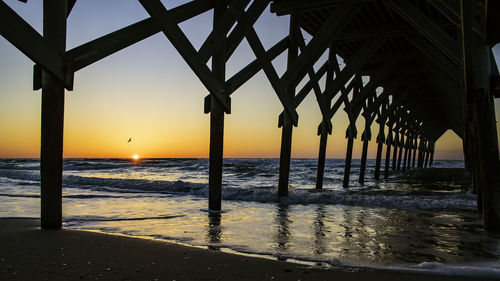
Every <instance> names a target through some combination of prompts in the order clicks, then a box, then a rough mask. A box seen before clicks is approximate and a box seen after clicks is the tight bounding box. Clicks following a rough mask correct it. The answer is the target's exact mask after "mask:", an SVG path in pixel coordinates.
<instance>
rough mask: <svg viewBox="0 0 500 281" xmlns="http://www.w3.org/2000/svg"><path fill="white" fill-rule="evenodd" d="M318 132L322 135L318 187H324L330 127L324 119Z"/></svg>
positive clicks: (317, 172)
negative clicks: (327, 126) (328, 127)
mask: <svg viewBox="0 0 500 281" xmlns="http://www.w3.org/2000/svg"><path fill="white" fill-rule="evenodd" d="M318 133H319V135H320V136H321V137H320V141H319V152H318V168H317V170H316V189H322V188H323V175H324V172H325V159H326V143H327V140H328V129H327V128H326V126H325V124H324V121H323V122H322V123H321V125H320V128H318Z"/></svg>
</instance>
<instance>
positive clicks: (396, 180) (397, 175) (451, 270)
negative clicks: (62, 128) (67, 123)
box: [0, 159, 500, 278]
mask: <svg viewBox="0 0 500 281" xmlns="http://www.w3.org/2000/svg"><path fill="white" fill-rule="evenodd" d="M316 163H317V162H316V160H315V159H293V160H292V163H291V171H290V188H289V192H290V194H289V196H287V197H285V198H281V199H279V198H278V197H277V196H276V188H277V182H278V169H279V159H225V160H224V175H223V191H222V197H223V202H222V208H223V211H222V212H220V213H214V212H209V211H208V159H141V160H140V161H133V160H130V159H65V160H64V177H63V221H64V222H63V224H64V228H67V229H83V230H92V231H100V232H104V233H110V234H121V235H130V236H137V237H143V238H149V239H159V240H165V241H170V242H175V243H181V244H186V245H191V246H196V247H204V248H209V249H213V250H219V251H225V252H232V253H239V254H246V255H257V256H261V257H263V258H273V259H279V260H288V261H291V262H300V263H307V264H312V265H317V266H325V267H344V268H349V269H352V270H355V268H359V267H361V268H383V269H388V270H402V271H415V272H429V273H435V274H436V273H437V274H447V275H468V276H483V277H484V276H486V277H491V278H500V263H499V262H500V236H498V235H494V234H491V233H488V232H485V231H484V230H483V229H482V220H481V217H480V216H479V215H478V214H477V211H476V196H475V195H474V194H472V193H471V183H470V178H469V176H468V175H467V173H466V172H465V169H464V168H463V162H462V161H448V160H447V161H444V160H435V162H434V167H433V168H432V169H412V170H408V171H391V174H390V177H389V178H388V179H386V180H384V179H382V180H378V181H376V180H374V179H373V170H374V168H373V167H374V164H375V163H374V160H368V163H367V171H366V180H365V183H364V184H363V185H361V184H359V183H358V182H357V178H358V175H359V160H353V165H352V171H351V186H350V188H347V189H344V188H342V179H343V172H344V160H341V159H327V161H326V165H325V166H326V168H325V182H324V189H323V190H316V189H315V188H314V187H315V178H316ZM0 217H27V218H39V217H40V174H39V160H38V159H0Z"/></svg>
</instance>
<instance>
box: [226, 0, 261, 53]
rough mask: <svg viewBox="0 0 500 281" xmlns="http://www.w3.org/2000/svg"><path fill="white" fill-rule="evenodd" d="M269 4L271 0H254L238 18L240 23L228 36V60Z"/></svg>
mask: <svg viewBox="0 0 500 281" xmlns="http://www.w3.org/2000/svg"><path fill="white" fill-rule="evenodd" d="M268 5H269V0H254V1H253V3H252V5H250V7H249V8H248V9H247V11H246V12H245V14H244V15H243V16H242V17H240V18H238V19H237V20H238V24H237V25H236V26H235V27H234V29H233V30H232V31H231V33H230V34H229V35H228V36H227V45H226V60H228V59H229V58H230V57H231V55H232V54H233V53H234V51H235V50H236V48H237V47H238V45H239V44H240V43H241V41H242V40H243V39H244V38H245V33H247V31H248V29H249V28H250V27H252V26H253V25H254V23H255V22H256V21H257V19H259V17H260V15H261V14H262V12H264V10H265V9H266V7H267V6H268Z"/></svg>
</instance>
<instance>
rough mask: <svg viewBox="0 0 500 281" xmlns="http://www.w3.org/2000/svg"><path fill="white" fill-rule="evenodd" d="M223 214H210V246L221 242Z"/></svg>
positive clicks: (208, 232) (208, 231)
mask: <svg viewBox="0 0 500 281" xmlns="http://www.w3.org/2000/svg"><path fill="white" fill-rule="evenodd" d="M220 222H221V213H216V212H208V227H207V228H208V229H207V234H208V237H207V238H208V244H209V245H211V244H218V243H220V242H221V236H222V228H221V223H220Z"/></svg>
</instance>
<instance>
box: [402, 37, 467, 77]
mask: <svg viewBox="0 0 500 281" xmlns="http://www.w3.org/2000/svg"><path fill="white" fill-rule="evenodd" d="M404 37H405V38H406V41H408V43H410V44H412V45H413V46H415V48H416V49H417V50H418V52H419V53H422V54H424V55H425V56H426V57H428V58H429V59H430V60H432V62H433V63H434V64H435V65H436V66H437V67H439V68H440V69H441V70H443V71H444V73H446V74H447V75H448V76H450V78H452V79H453V80H455V81H457V82H459V81H461V79H460V75H462V73H461V72H460V70H459V68H458V66H457V65H456V64H454V63H453V62H452V61H451V60H450V59H449V58H448V57H446V56H443V52H442V51H440V50H439V49H438V48H436V47H435V46H434V45H433V44H431V43H429V42H428V41H427V40H425V39H424V37H423V36H422V35H420V34H419V33H418V32H415V31H413V30H411V29H407V32H405V33H404Z"/></svg>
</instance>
